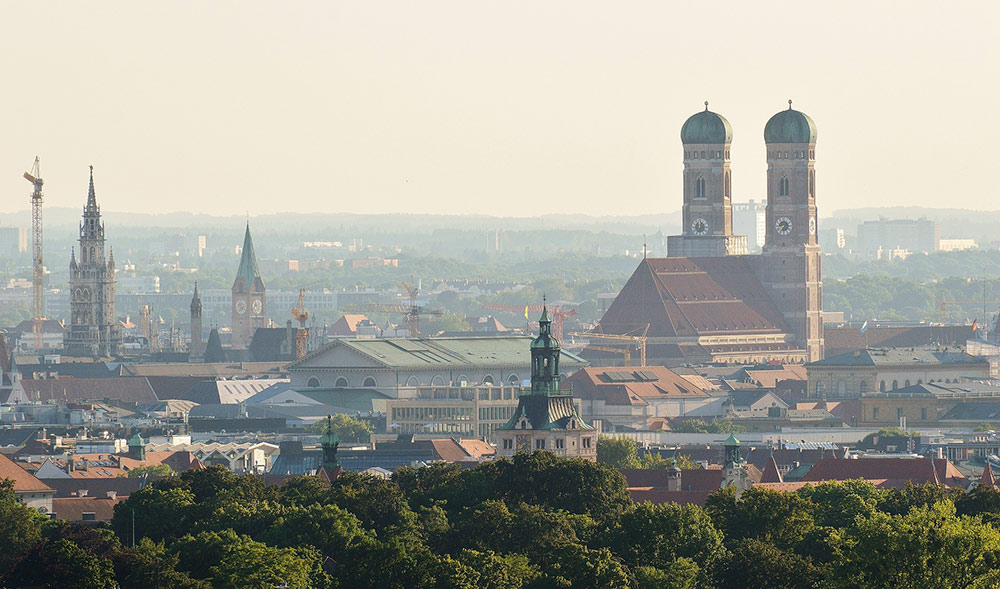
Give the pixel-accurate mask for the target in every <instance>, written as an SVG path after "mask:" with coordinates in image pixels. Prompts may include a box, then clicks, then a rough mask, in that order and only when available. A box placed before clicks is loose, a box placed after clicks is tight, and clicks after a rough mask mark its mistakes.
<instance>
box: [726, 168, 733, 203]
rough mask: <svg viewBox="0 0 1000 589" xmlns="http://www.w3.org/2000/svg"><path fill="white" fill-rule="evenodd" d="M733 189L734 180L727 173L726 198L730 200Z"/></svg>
mask: <svg viewBox="0 0 1000 589" xmlns="http://www.w3.org/2000/svg"><path fill="white" fill-rule="evenodd" d="M731 189H732V180H731V178H730V175H729V172H726V198H730V195H731V194H732V192H731Z"/></svg>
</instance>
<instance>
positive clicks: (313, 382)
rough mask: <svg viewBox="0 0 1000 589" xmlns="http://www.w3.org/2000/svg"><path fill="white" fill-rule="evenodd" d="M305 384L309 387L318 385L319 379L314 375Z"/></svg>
mask: <svg viewBox="0 0 1000 589" xmlns="http://www.w3.org/2000/svg"><path fill="white" fill-rule="evenodd" d="M306 386H307V387H310V388H316V387H318V386H319V379H318V378H316V377H315V376H314V377H312V378H310V379H309V381H308V382H307V383H306Z"/></svg>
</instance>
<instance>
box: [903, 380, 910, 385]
mask: <svg viewBox="0 0 1000 589" xmlns="http://www.w3.org/2000/svg"><path fill="white" fill-rule="evenodd" d="M903 386H904V387H908V386H910V379H906V382H904V383H903Z"/></svg>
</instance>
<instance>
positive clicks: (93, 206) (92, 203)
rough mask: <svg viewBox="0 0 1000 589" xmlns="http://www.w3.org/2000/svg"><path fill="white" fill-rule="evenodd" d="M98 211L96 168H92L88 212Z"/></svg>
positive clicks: (88, 191) (88, 192)
mask: <svg viewBox="0 0 1000 589" xmlns="http://www.w3.org/2000/svg"><path fill="white" fill-rule="evenodd" d="M97 210H98V209H97V193H96V192H95V191H94V166H90V188H89V189H88V190H87V212H90V211H97Z"/></svg>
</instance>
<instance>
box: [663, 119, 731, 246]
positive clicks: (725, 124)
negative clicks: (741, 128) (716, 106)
mask: <svg viewBox="0 0 1000 589" xmlns="http://www.w3.org/2000/svg"><path fill="white" fill-rule="evenodd" d="M732 141H733V127H732V125H730V124H729V121H727V120H726V118H725V117H723V116H722V115H720V114H718V113H714V112H712V111H710V110H708V102H706V103H705V110H703V111H701V112H699V113H696V114H694V115H692V116H691V117H689V118H688V120H687V121H685V122H684V126H683V127H681V143H682V144H683V147H684V206H683V220H682V223H683V226H682V234H681V235H671V236H670V237H668V238H667V255H668V256H670V257H718V256H727V255H737V254H745V253H747V238H746V236H744V235H733V205H732V171H731V170H730V159H729V146H730V144H731V143H732Z"/></svg>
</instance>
